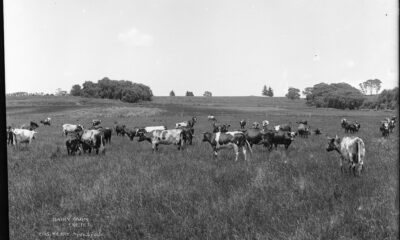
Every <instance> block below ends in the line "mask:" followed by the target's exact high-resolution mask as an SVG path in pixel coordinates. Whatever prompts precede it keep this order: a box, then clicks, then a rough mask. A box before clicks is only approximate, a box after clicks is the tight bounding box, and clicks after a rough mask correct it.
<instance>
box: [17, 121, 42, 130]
mask: <svg viewBox="0 0 400 240" xmlns="http://www.w3.org/2000/svg"><path fill="white" fill-rule="evenodd" d="M38 127H39V125H38V124H37V123H35V122H32V121H31V122H30V124H27V123H25V124H22V126H21V129H28V130H30V131H32V130H35V129H36V128H38Z"/></svg>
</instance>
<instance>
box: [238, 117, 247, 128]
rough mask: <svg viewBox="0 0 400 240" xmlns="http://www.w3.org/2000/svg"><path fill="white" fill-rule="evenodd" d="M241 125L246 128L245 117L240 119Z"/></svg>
mask: <svg viewBox="0 0 400 240" xmlns="http://www.w3.org/2000/svg"><path fill="white" fill-rule="evenodd" d="M239 125H240V129H244V127H245V126H246V120H244V119H242V120H240V122H239Z"/></svg>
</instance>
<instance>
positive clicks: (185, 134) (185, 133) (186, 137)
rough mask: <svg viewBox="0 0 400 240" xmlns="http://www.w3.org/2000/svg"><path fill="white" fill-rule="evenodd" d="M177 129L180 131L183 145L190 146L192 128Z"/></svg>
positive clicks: (192, 134)
mask: <svg viewBox="0 0 400 240" xmlns="http://www.w3.org/2000/svg"><path fill="white" fill-rule="evenodd" d="M178 129H182V132H183V141H184V143H185V144H189V145H192V142H193V136H194V128H192V127H179V128H178Z"/></svg>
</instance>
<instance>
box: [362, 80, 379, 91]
mask: <svg viewBox="0 0 400 240" xmlns="http://www.w3.org/2000/svg"><path fill="white" fill-rule="evenodd" d="M381 83H382V81H381V80H379V79H368V80H367V81H365V82H362V83H360V84H359V86H360V89H361V92H362V93H363V94H365V95H367V94H368V92H369V94H370V95H372V93H373V92H374V91H375V93H376V94H378V92H379V90H381Z"/></svg>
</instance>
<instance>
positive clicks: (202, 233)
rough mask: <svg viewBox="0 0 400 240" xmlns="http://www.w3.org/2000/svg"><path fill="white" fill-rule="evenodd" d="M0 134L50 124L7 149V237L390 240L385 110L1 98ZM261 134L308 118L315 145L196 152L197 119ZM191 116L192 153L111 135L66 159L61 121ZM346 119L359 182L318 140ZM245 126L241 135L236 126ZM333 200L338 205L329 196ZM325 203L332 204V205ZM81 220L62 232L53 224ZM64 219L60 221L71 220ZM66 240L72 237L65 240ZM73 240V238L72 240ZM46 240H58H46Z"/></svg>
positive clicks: (390, 155) (391, 170) (394, 228)
mask: <svg viewBox="0 0 400 240" xmlns="http://www.w3.org/2000/svg"><path fill="white" fill-rule="evenodd" d="M6 106H7V125H13V126H19V125H20V124H23V123H27V122H29V121H31V120H33V121H37V122H39V120H40V119H43V118H45V117H52V119H53V123H52V126H50V127H48V126H40V127H39V128H38V129H37V132H38V134H37V136H36V139H35V140H34V141H33V143H32V145H31V146H29V147H27V148H24V147H23V148H22V149H20V150H15V149H14V148H13V147H11V146H9V147H8V149H7V150H8V174H9V182H8V184H9V205H10V206H9V209H10V233H11V239H49V238H46V237H44V236H41V235H43V234H44V233H50V234H52V233H53V232H58V233H61V232H65V233H69V234H70V235H69V236H70V238H66V239H80V238H79V237H77V235H73V234H74V233H76V234H77V233H99V234H100V237H93V239H293V240H294V239H296V240H297V239H398V213H399V208H398V199H399V198H398V196H399V195H398V155H399V152H398V139H399V138H398V131H397V130H398V128H396V129H395V130H396V131H395V133H393V134H391V135H390V136H389V137H388V138H387V139H384V138H382V137H381V134H380V132H379V126H378V125H379V122H380V121H381V120H382V119H383V118H384V117H387V116H391V115H393V114H394V112H379V111H345V110H336V109H316V108H310V107H307V106H306V105H305V104H304V101H303V100H299V101H291V100H288V99H286V98H272V99H271V98H262V97H211V98H205V97H173V98H170V97H155V98H154V100H153V101H152V102H146V103H140V104H128V103H123V102H121V101H112V100H104V99H84V98H79V97H26V98H18V97H8V98H7V99H6ZM209 114H212V115H215V116H216V117H217V119H218V120H219V121H221V122H226V123H230V124H231V125H232V129H235V128H239V120H240V119H246V120H247V122H248V125H250V124H251V123H252V122H253V121H260V122H261V121H262V120H264V119H267V120H269V121H270V123H271V124H272V125H275V124H281V123H291V124H292V126H295V122H296V121H297V120H300V119H305V120H308V122H309V124H310V126H311V127H312V128H317V127H318V128H320V129H321V130H322V132H323V133H324V134H323V135H321V136H315V135H311V136H310V137H309V138H308V139H301V138H296V140H295V141H294V142H293V143H292V145H291V146H290V147H289V149H288V150H287V151H285V150H284V148H279V149H278V150H277V151H276V150H273V151H272V152H270V153H269V152H268V151H267V150H265V149H263V147H261V146H254V147H253V155H252V156H251V157H250V161H248V162H245V161H244V160H243V157H242V156H241V155H240V158H239V161H237V162H234V154H233V152H232V150H225V151H224V150H222V151H221V152H220V155H219V159H218V160H215V159H213V157H212V151H211V147H210V146H209V144H208V143H207V144H206V143H203V142H201V138H202V136H201V133H202V132H204V131H210V130H211V126H210V125H211V123H210V122H209V121H208V120H207V115H209ZM193 115H195V116H197V117H198V123H197V125H196V126H195V129H196V130H195V139H194V144H193V145H192V146H186V147H185V149H184V150H183V151H178V150H177V149H176V147H175V146H160V147H159V149H160V150H159V152H157V153H152V151H151V146H150V144H149V143H145V142H143V143H138V142H137V140H134V141H130V140H128V138H127V137H125V138H124V137H117V136H116V135H115V134H114V135H113V136H112V143H111V144H110V145H106V153H105V154H104V155H101V154H100V155H96V154H92V155H88V154H84V155H81V156H67V153H66V148H65V144H64V141H65V137H63V136H62V133H61V125H62V124H63V123H77V122H79V123H82V124H84V125H85V126H89V124H90V122H91V120H92V119H93V118H100V119H102V120H103V122H102V125H103V126H109V127H112V126H114V124H115V122H118V123H124V124H126V125H127V126H128V127H134V126H149V125H166V126H167V127H169V128H173V126H174V125H175V123H176V122H180V121H183V120H188V119H190V118H191V117H192V116H193ZM343 117H345V118H348V119H349V120H358V121H359V122H360V123H361V130H360V132H359V133H358V134H357V136H359V137H361V138H362V139H363V140H364V142H365V144H366V147H367V156H366V160H365V166H366V172H365V173H364V175H363V176H361V177H357V178H355V177H353V176H351V175H349V174H348V173H345V174H342V173H341V172H340V169H339V155H338V154H337V153H335V152H330V153H328V152H326V150H325V148H326V144H327V140H326V137H325V134H327V135H329V136H334V135H335V134H338V135H339V136H344V135H345V134H344V131H343V130H342V129H341V127H340V119H341V118H343ZM247 127H248V126H247ZM334 192H336V193H337V192H339V193H340V194H339V195H340V196H339V197H338V195H337V194H336V195H334ZM334 196H336V197H334ZM63 217H64V218H68V217H71V219H72V217H82V218H85V219H86V218H87V219H88V221H89V223H88V224H86V223H85V224H80V225H77V223H78V222H79V221H75V222H73V223H75V225H73V224H72V225H71V224H69V223H72V222H66V221H61V222H60V221H58V222H55V221H53V220H54V219H53V218H63ZM71 221H72V220H71ZM71 236H72V237H71ZM74 237H75V238H74ZM50 239H64V238H62V237H55V236H53V237H52V238H50Z"/></svg>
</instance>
